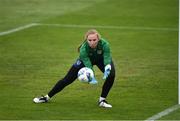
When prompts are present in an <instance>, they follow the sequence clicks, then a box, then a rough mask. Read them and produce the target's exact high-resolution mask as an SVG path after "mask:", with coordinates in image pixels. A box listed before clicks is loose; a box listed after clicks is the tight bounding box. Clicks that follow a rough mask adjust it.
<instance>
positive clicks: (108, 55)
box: [103, 42, 111, 79]
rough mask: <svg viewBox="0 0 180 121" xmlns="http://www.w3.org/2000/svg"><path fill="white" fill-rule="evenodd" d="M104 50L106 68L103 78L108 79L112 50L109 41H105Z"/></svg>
mask: <svg viewBox="0 0 180 121" xmlns="http://www.w3.org/2000/svg"><path fill="white" fill-rule="evenodd" d="M103 50H104V54H103V58H104V65H105V69H104V76H103V79H106V78H107V77H108V76H109V74H110V71H111V65H110V63H111V52H110V47H109V43H108V42H107V43H105V44H104V46H103Z"/></svg>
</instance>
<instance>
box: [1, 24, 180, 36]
mask: <svg viewBox="0 0 180 121" xmlns="http://www.w3.org/2000/svg"><path fill="white" fill-rule="evenodd" d="M34 26H50V27H51V26H52V27H65V28H99V29H120V30H146V31H178V29H176V28H163V27H162V28H156V27H130V26H100V25H77V24H45V23H31V24H27V25H24V26H20V27H17V28H14V29H11V30H8V31H4V32H0V36H3V35H8V34H11V33H14V32H17V31H21V30H24V29H27V28H31V27H34Z"/></svg>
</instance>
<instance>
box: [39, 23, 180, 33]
mask: <svg viewBox="0 0 180 121" xmlns="http://www.w3.org/2000/svg"><path fill="white" fill-rule="evenodd" d="M36 24H37V25H39V26H55V27H65V28H100V29H122V30H149V31H178V28H165V27H164V28H163V27H161V28H156V27H138V26H137V27H132V26H131V27H130V26H100V25H78V24H45V23H36Z"/></svg>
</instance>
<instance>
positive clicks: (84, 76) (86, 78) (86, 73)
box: [78, 67, 94, 82]
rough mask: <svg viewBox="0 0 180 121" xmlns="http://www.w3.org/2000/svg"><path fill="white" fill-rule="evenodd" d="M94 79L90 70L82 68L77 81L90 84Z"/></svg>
mask: <svg viewBox="0 0 180 121" xmlns="http://www.w3.org/2000/svg"><path fill="white" fill-rule="evenodd" d="M92 78H94V73H93V71H92V69H90V68H88V67H83V68H81V69H80V70H79V71H78V80H79V81H81V82H90V81H91V79H92Z"/></svg>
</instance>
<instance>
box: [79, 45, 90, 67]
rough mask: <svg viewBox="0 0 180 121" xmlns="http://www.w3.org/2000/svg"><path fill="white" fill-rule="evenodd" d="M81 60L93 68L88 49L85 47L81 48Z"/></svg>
mask: <svg viewBox="0 0 180 121" xmlns="http://www.w3.org/2000/svg"><path fill="white" fill-rule="evenodd" d="M79 57H80V60H82V61H83V64H84V65H85V66H86V67H88V68H91V69H92V70H93V68H92V63H91V61H90V58H89V57H88V52H87V51H86V47H85V45H82V46H81V48H80V56H79Z"/></svg>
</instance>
